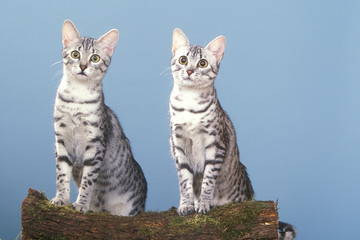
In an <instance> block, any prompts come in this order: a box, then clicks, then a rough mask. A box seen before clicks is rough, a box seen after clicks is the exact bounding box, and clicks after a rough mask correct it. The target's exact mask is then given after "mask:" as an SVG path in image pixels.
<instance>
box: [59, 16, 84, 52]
mask: <svg viewBox="0 0 360 240" xmlns="http://www.w3.org/2000/svg"><path fill="white" fill-rule="evenodd" d="M79 38H80V34H79V31H78V30H77V29H76V27H75V25H74V24H73V23H72V22H71V21H70V20H69V19H66V20H65V22H64V25H63V39H62V42H63V46H64V47H68V46H69V44H70V43H72V42H74V41H77V40H78V39H79Z"/></svg>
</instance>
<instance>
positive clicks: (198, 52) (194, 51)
mask: <svg viewBox="0 0 360 240" xmlns="http://www.w3.org/2000/svg"><path fill="white" fill-rule="evenodd" d="M189 54H191V56H192V57H195V56H199V57H200V58H202V47H200V46H191V47H190V50H189V52H188V53H187V54H186V56H189Z"/></svg>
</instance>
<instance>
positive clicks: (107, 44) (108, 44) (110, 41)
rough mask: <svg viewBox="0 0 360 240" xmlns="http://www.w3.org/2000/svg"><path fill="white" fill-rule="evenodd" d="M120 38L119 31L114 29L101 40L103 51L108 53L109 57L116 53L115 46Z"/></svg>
mask: <svg viewBox="0 0 360 240" xmlns="http://www.w3.org/2000/svg"><path fill="white" fill-rule="evenodd" d="M118 38H119V31H118V30H117V29H112V30H110V31H109V32H107V33H105V34H104V35H102V36H101V37H100V38H99V40H98V41H99V42H100V44H101V47H102V49H103V50H104V51H105V52H106V54H107V55H109V56H110V57H111V55H112V54H113V53H114V51H115V46H116V43H117V41H118Z"/></svg>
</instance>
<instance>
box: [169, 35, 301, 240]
mask: <svg viewBox="0 0 360 240" xmlns="http://www.w3.org/2000/svg"><path fill="white" fill-rule="evenodd" d="M225 42H226V40H225V37H223V36H219V37H217V38H215V39H214V40H213V41H211V42H210V43H209V44H208V45H207V46H206V47H205V48H204V47H200V46H191V45H190V44H189V41H188V39H187V38H186V36H185V34H184V33H183V32H182V31H181V30H180V29H175V30H174V33H173V44H172V53H173V58H172V60H171V70H172V74H173V78H174V86H173V89H172V92H171V95H170V125H171V137H170V145H171V150H172V154H173V157H174V159H175V163H176V167H177V170H178V177H179V184H180V206H179V208H178V212H179V214H181V215H186V214H189V213H191V212H193V211H196V212H198V213H203V214H204V213H207V212H208V211H210V208H211V207H215V206H218V205H223V204H226V203H229V202H233V201H237V202H241V201H246V200H253V199H254V190H253V188H252V185H251V182H250V179H249V177H248V174H247V172H246V168H245V166H244V165H243V164H242V163H241V162H240V160H239V150H238V147H237V143H236V135H235V130H234V127H233V125H232V123H231V121H230V119H229V117H228V115H227V114H226V113H225V111H224V110H223V109H222V108H221V105H220V102H219V100H218V99H217V97H216V91H215V88H214V80H215V78H216V76H217V73H218V71H219V66H220V61H221V60H222V58H223V56H224V50H225ZM295 235H296V231H295V228H294V227H293V226H291V225H290V224H287V223H282V222H279V239H284V240H290V239H293V238H294V237H295Z"/></svg>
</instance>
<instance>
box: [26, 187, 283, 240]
mask: <svg viewBox="0 0 360 240" xmlns="http://www.w3.org/2000/svg"><path fill="white" fill-rule="evenodd" d="M21 215H22V218H21V224H22V239H24V240H27V239H111V240H112V239H126V240H128V239H176V240H182V239H184V240H185V239H186V240H188V239H200V240H201V239H206V240H211V239H259V240H260V239H272V240H275V239H277V238H278V237H277V227H278V215H277V209H276V205H275V203H274V202H272V201H252V202H244V203H230V204H227V205H224V206H220V207H216V208H215V209H213V210H211V211H210V212H209V213H208V214H206V215H200V214H196V213H194V214H191V215H189V216H185V217H183V216H179V215H178V214H177V212H176V208H174V207H172V208H171V209H169V210H168V211H164V212H151V211H148V212H145V213H142V214H140V215H138V216H136V217H120V216H112V215H110V214H108V213H87V214H83V213H81V212H79V211H75V210H74V209H72V207H71V206H64V207H58V206H55V205H52V204H51V203H50V202H49V200H48V199H47V198H46V196H45V194H44V193H40V192H38V191H36V190H34V189H31V188H30V189H29V194H28V196H27V198H25V199H24V201H23V203H22V207H21Z"/></svg>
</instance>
